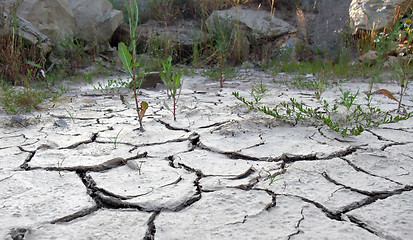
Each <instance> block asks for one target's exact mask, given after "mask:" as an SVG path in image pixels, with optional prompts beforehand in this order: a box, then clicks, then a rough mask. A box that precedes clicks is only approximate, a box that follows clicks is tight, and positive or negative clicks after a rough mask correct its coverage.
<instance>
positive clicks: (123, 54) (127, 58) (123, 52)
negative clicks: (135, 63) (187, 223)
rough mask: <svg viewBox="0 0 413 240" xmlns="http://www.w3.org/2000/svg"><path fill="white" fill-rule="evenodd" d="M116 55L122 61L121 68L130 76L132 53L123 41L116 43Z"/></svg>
mask: <svg viewBox="0 0 413 240" xmlns="http://www.w3.org/2000/svg"><path fill="white" fill-rule="evenodd" d="M118 55H119V58H120V60H121V61H122V63H123V69H125V71H126V72H128V73H129V75H130V76H132V74H133V73H132V55H131V54H130V52H129V51H128V48H127V47H126V45H125V44H124V43H123V42H120V43H119V45H118Z"/></svg>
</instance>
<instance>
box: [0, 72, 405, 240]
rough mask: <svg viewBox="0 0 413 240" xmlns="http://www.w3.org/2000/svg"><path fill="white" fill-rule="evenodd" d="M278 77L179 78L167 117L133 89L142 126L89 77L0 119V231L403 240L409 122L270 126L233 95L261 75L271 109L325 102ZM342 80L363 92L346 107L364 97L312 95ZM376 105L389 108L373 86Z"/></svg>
mask: <svg viewBox="0 0 413 240" xmlns="http://www.w3.org/2000/svg"><path fill="white" fill-rule="evenodd" d="M306 78H312V76H310V75H308V76H306ZM274 80H277V81H281V82H287V83H288V82H292V81H293V77H292V76H289V75H287V74H279V75H277V76H271V75H268V74H266V73H264V72H260V71H255V70H251V71H242V72H240V73H239V77H237V78H236V79H233V80H229V81H227V82H225V84H224V88H222V89H221V88H219V84H218V82H216V81H212V80H208V79H206V78H204V77H202V76H201V75H199V74H195V75H193V76H185V77H184V85H183V90H182V94H181V97H180V99H179V102H178V111H177V112H178V115H177V121H176V122H175V121H173V117H172V114H171V112H170V111H169V110H168V107H166V106H169V108H170V105H171V100H170V99H168V98H167V96H166V90H165V89H163V88H162V87H158V88H155V89H143V90H142V91H141V92H142V93H141V95H140V97H139V98H140V99H141V100H145V101H147V102H148V103H149V105H150V108H149V109H148V111H147V113H146V115H145V117H144V120H143V122H144V123H143V124H144V128H145V131H144V132H141V131H139V124H138V121H137V114H136V111H135V110H134V109H133V108H131V107H130V106H128V104H124V103H122V101H121V100H120V97H119V94H106V93H103V92H102V91H99V90H96V89H93V88H92V87H91V86H89V85H86V84H84V85H82V84H78V85H72V86H71V89H70V90H69V91H68V92H67V93H66V94H65V95H64V96H62V97H61V98H60V99H58V100H57V101H55V102H48V103H44V104H42V106H41V107H42V108H43V110H39V111H37V112H34V113H30V114H26V115H19V116H10V115H5V114H1V125H2V126H1V130H0V132H1V135H0V216H1V218H0V236H1V238H2V239H179V240H183V239H191V240H192V239H317V240H318V239H340V240H342V239H363V240H364V239H412V236H413V175H411V171H413V150H412V149H413V120H412V119H409V120H406V121H401V122H398V123H392V124H384V125H381V126H380V127H377V128H372V129H370V130H367V131H364V132H363V133H362V134H361V135H359V136H348V137H342V136H341V135H340V134H338V133H335V132H332V131H331V130H329V128H328V127H326V126H325V125H322V124H317V123H316V122H313V121H307V122H306V121H303V122H298V123H294V122H293V123H290V122H283V121H280V120H276V119H275V118H273V117H270V116H266V115H264V114H263V113H261V112H257V111H253V110H250V109H249V108H248V107H246V106H245V105H243V104H242V103H241V102H240V101H238V100H236V99H235V97H234V96H233V95H232V92H233V91H239V92H240V95H242V96H244V97H247V98H248V99H251V97H250V96H249V93H250V90H251V86H252V85H254V84H256V83H258V82H260V81H262V82H263V83H264V85H265V86H267V87H268V88H271V90H270V91H269V92H268V93H267V94H266V96H265V97H264V98H263V99H262V102H263V103H265V104H266V105H268V106H276V105H277V104H279V103H280V102H281V101H286V100H287V101H288V99H289V98H292V97H293V98H295V99H297V100H298V101H300V102H301V101H302V102H305V103H306V104H307V105H308V106H313V107H316V106H320V105H321V101H320V100H317V99H316V98H315V97H314V93H313V92H314V91H313V90H308V89H299V88H296V87H293V86H291V85H288V84H287V85H286V84H280V83H278V84H275V83H274V82H273V81H274ZM95 86H96V85H95ZM378 87H379V88H385V89H388V90H390V91H392V92H397V91H398V90H399V88H398V86H397V84H395V83H391V82H389V83H388V84H380V85H379V86H378ZM339 88H342V89H343V91H347V90H349V91H351V92H352V93H353V94H355V92H356V91H357V89H359V90H360V93H359V96H358V98H357V100H356V102H358V103H363V101H364V102H365V100H363V99H364V97H365V94H364V91H367V89H368V84H367V83H365V82H363V81H349V82H344V83H341V84H340V85H338V86H335V87H333V88H329V89H327V90H326V91H325V92H324V93H323V95H322V97H323V98H324V99H326V100H327V101H329V102H331V103H334V102H336V103H339V102H340V96H342V94H341V92H340V90H339ZM121 91H123V94H124V96H125V99H126V101H128V102H130V103H131V104H130V105H132V103H133V99H132V98H131V92H130V91H129V92H127V91H126V89H121ZM407 94H408V96H406V97H405V101H404V103H405V107H406V109H407V110H408V111H412V110H413V104H412V98H411V96H412V95H413V94H412V91H411V90H408V92H407ZM409 96H410V97H409ZM372 104H374V105H375V106H379V107H380V108H381V109H382V110H383V111H385V110H394V109H395V108H396V107H397V103H396V102H394V101H392V100H391V99H389V98H386V97H385V96H384V95H380V94H374V95H373V101H372ZM277 174H278V175H277ZM275 175H277V176H275Z"/></svg>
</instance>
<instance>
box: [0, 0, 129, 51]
mask: <svg viewBox="0 0 413 240" xmlns="http://www.w3.org/2000/svg"><path fill="white" fill-rule="evenodd" d="M3 2H4V6H5V15H6V16H8V15H9V14H12V13H11V11H10V9H11V8H12V7H17V9H16V15H17V17H18V19H19V23H20V26H19V29H20V30H21V35H22V37H23V38H24V39H26V40H28V41H29V42H31V43H32V44H39V43H40V44H41V45H44V47H43V46H42V48H44V49H45V50H44V51H45V52H48V51H50V50H51V46H52V45H57V44H58V43H59V42H61V41H63V40H65V39H67V38H73V37H78V38H80V39H82V40H84V41H86V42H93V43H105V42H108V41H109V40H110V38H111V37H112V35H113V33H114V31H115V30H116V29H117V28H118V27H119V26H120V25H121V23H122V20H123V16H122V12H121V11H118V10H115V9H113V7H112V4H111V3H110V2H109V1H108V0H93V1H92V0H88V1H80V0H33V1H22V2H21V3H20V4H19V5H18V6H15V4H18V2H17V1H16V0H5V1H3ZM3 2H2V5H3ZM6 31H7V29H6ZM49 39H50V41H49Z"/></svg>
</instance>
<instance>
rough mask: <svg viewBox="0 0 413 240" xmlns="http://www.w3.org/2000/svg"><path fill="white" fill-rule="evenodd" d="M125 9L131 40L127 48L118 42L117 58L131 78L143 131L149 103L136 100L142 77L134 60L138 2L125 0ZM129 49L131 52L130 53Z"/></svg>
mask: <svg viewBox="0 0 413 240" xmlns="http://www.w3.org/2000/svg"><path fill="white" fill-rule="evenodd" d="M126 9H127V10H128V14H129V30H130V40H131V41H130V47H129V49H128V48H127V47H126V45H125V44H124V43H123V42H121V43H119V45H118V54H119V58H120V59H121V61H122V63H123V68H124V69H125V71H126V72H127V73H128V74H129V76H130V77H131V78H132V82H133V94H134V97H135V105H136V112H137V113H138V119H139V125H140V130H141V131H144V129H143V124H142V119H143V116H144V115H145V112H146V110H147V109H148V106H149V105H148V103H147V102H145V101H141V103H140V104H139V101H138V90H139V88H140V86H141V84H142V79H141V78H139V77H138V76H139V75H138V74H137V70H138V67H139V64H138V62H137V60H136V42H137V34H136V27H137V26H138V4H137V2H136V0H129V1H128V2H127V6H126ZM129 50H130V51H131V52H132V54H131V52H130V51H129Z"/></svg>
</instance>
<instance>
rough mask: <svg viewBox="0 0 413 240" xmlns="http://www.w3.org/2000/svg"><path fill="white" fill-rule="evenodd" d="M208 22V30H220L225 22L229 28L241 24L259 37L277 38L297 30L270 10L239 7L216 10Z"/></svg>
mask: <svg viewBox="0 0 413 240" xmlns="http://www.w3.org/2000/svg"><path fill="white" fill-rule="evenodd" d="M206 24H207V28H208V30H209V31H211V32H213V33H216V32H217V31H218V30H219V28H220V27H221V26H222V25H221V24H225V25H227V26H228V27H229V28H232V27H233V26H235V25H240V27H241V29H248V30H249V31H250V34H251V35H252V36H253V37H255V38H257V39H261V38H265V39H269V38H276V37H280V36H282V35H285V34H288V33H292V32H296V29H295V28H294V27H293V26H291V25H290V24H289V23H287V22H285V21H283V20H281V19H279V18H276V17H274V15H272V14H271V13H270V12H267V11H260V10H251V9H242V8H239V7H233V8H231V9H228V10H221V11H214V12H213V13H212V14H211V15H210V16H209V17H208V19H207V20H206Z"/></svg>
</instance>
